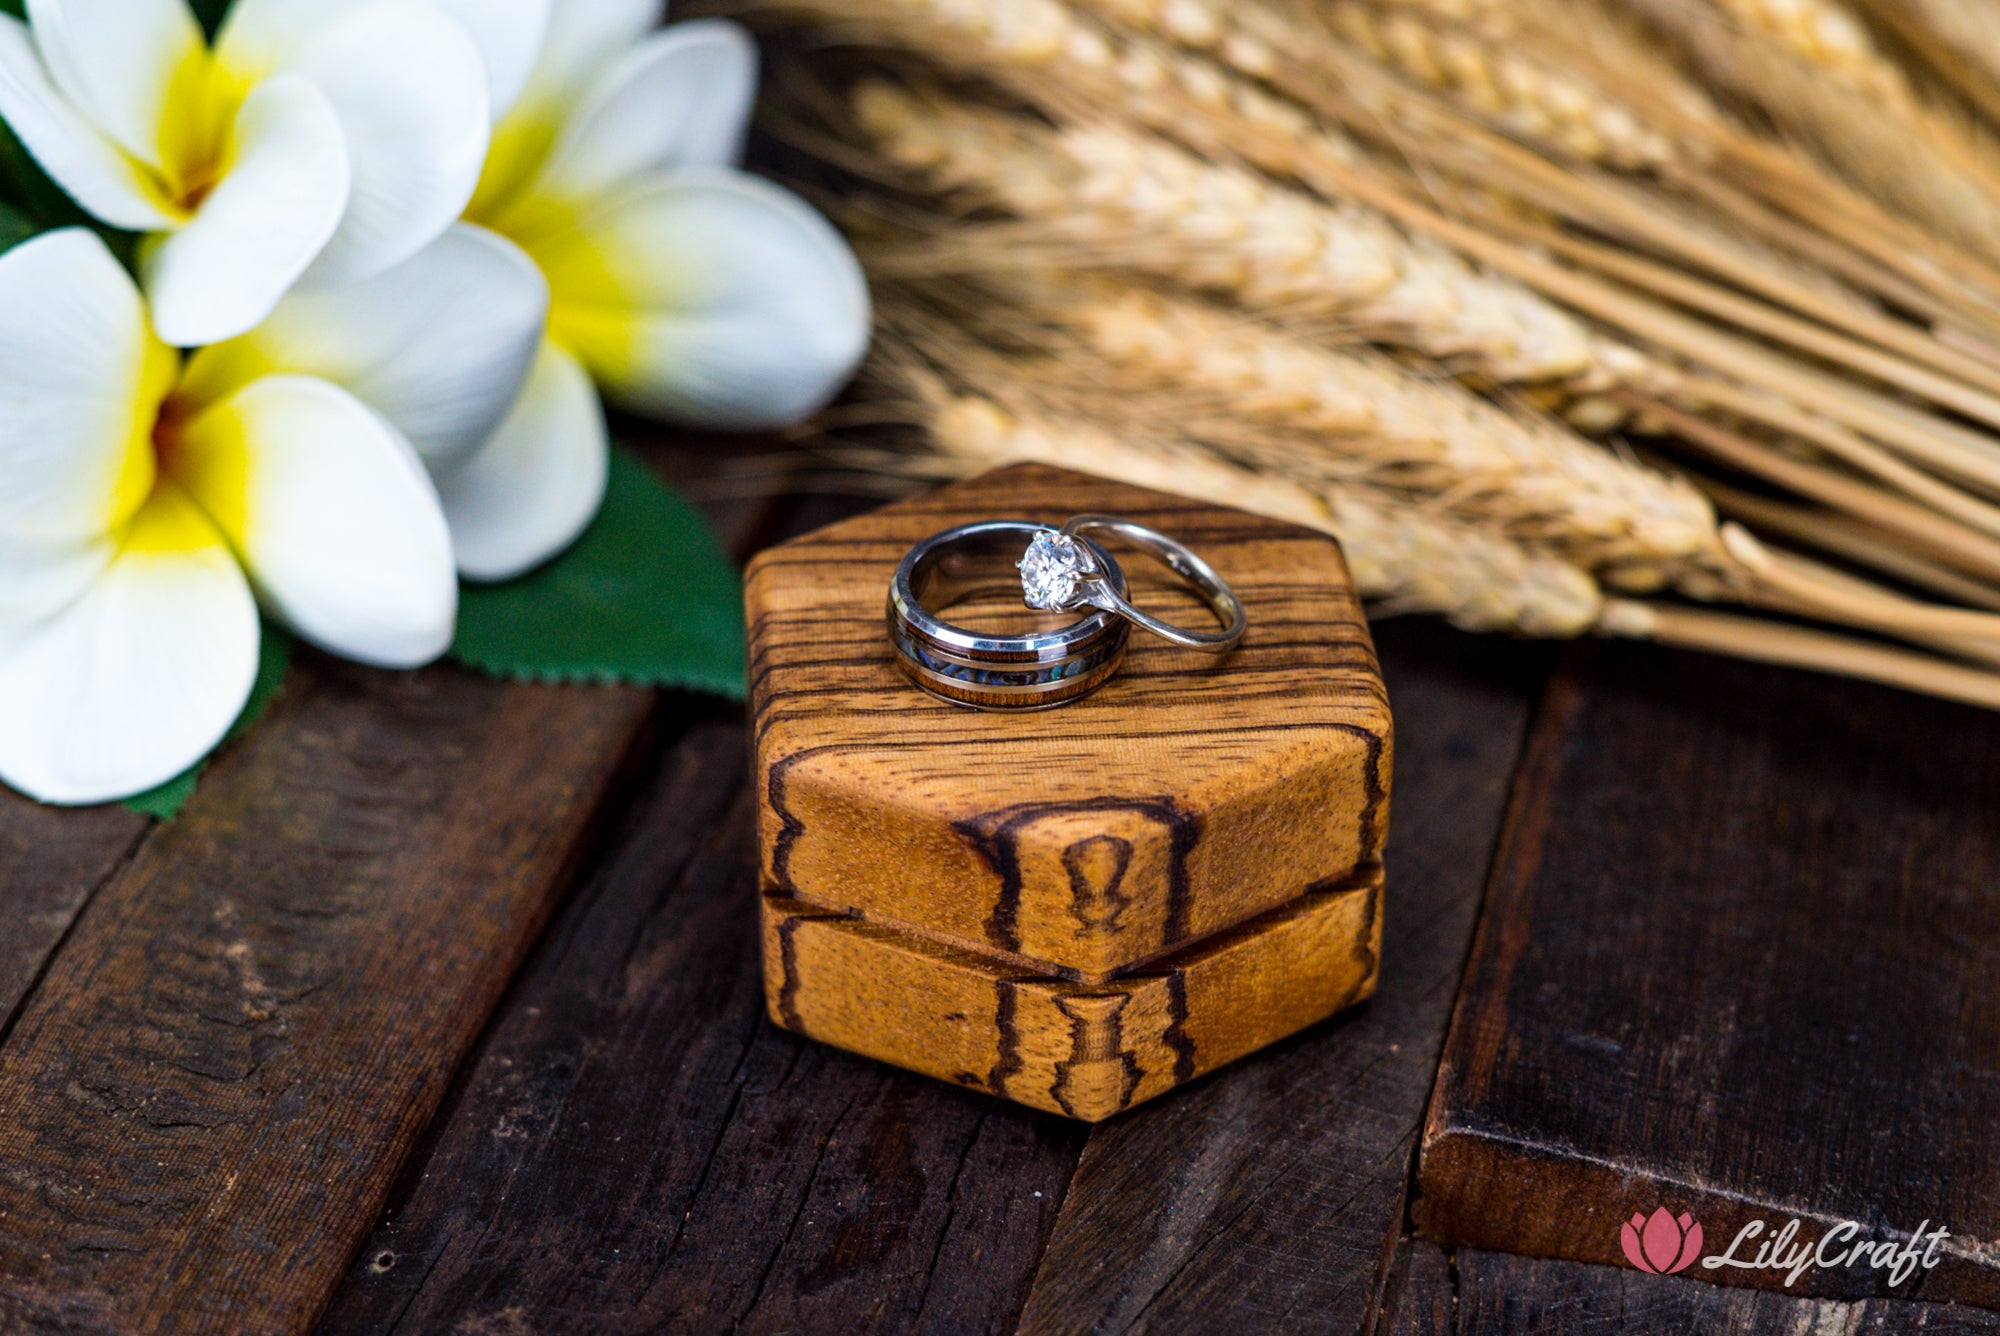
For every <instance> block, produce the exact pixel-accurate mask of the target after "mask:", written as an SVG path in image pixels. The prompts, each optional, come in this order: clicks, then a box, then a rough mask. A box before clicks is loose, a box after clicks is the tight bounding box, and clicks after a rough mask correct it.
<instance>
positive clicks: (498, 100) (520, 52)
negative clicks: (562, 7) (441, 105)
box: [435, 0, 556, 118]
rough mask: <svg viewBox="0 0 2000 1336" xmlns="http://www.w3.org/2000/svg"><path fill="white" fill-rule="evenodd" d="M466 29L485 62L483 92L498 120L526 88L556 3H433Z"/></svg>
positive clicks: (441, 0)
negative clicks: (484, 89)
mask: <svg viewBox="0 0 2000 1336" xmlns="http://www.w3.org/2000/svg"><path fill="white" fill-rule="evenodd" d="M435 3H436V4H437V5H438V7H439V8H441V9H443V10H444V11H445V12H446V13H448V14H450V15H451V16H452V17H453V18H455V19H457V20H458V21H459V22H460V23H462V24H464V25H465V30H466V31H467V32H469V33H471V34H472V40H473V41H475V42H477V43H478V44H479V54H480V56H481V57H483V58H484V60H485V62H486V91H487V95H488V97H489V98H490V99H491V100H492V104H493V115H494V116H495V117H496V118H497V117H499V116H501V115H503V114H504V113H505V112H506V110H507V109H508V108H509V107H511V106H513V105H514V99H516V98H518V97H520V96H521V90H522V89H524V88H526V87H527V86H528V76H529V75H530V74H532V73H533V72H534V69H535V61H536V59H537V58H538V57H539V56H540V55H541V51H542V40H543V39H544V38H545V37H546V36H547V35H548V30H549V14H550V11H551V9H552V8H553V7H554V6H555V4H556V0H435Z"/></svg>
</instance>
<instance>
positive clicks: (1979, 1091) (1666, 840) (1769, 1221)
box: [1415, 646, 2000, 1306]
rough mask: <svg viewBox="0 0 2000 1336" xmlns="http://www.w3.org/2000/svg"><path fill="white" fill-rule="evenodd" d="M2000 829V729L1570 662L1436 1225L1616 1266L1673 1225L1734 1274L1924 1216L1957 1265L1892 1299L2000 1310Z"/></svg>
mask: <svg viewBox="0 0 2000 1336" xmlns="http://www.w3.org/2000/svg"><path fill="white" fill-rule="evenodd" d="M1996 810H2000V716H1996V715H1994V714H1991V713H1982V712H1979V711H1975V710H1971V709H1965V708H1960V707H1955V706H1950V705H1946V704H1941V703H1938V702H1933V701H1928V700H1921V699H1917V698H1913V697H1909V696H1902V695H1898V694H1895V693H1892V692H1889V691H1885V690H1878V689H1874V688H1870V687H1864V686H1858V685H1855V684H1852V683H1844V682H1836V681H1832V680H1829V679H1825V678H1818V677H1813V676H1810V675H1805V674H1796V673H1786V672H1778V671H1775V670H1770V669H1764V668H1757V667H1750V666H1745V665H1740V664H1734V663H1729V662H1725V661H1722V660H1718V659H1711V658H1705V657H1700V656H1693V655H1681V654H1672V653H1663V652H1658V651H1656V650H1652V649H1642V648H1637V647H1611V646H1590V647H1583V648H1579V649H1577V650H1576V651H1574V653H1573V656H1572V657H1571V658H1570V659H1569V660H1568V663H1567V666H1566V669H1565V671H1564V672H1563V673H1562V674H1561V675H1560V676H1559V677H1558V679H1557V680H1556V683H1555V684H1554V686H1553V687H1552V688H1551V692H1550V696H1549V699H1548V700H1547V701H1546V702H1545V705H1544V708H1543V712H1542V715H1541V717H1540V719H1539V722H1538V723H1537V726H1536V730H1535V736H1534V740H1533V744H1532V747H1531V752H1530V755H1529V758H1528V760H1527V762H1526V767H1525V774H1524V778H1523V781H1522V784H1521V788H1520V791H1519V795H1518V800H1517V802H1516V803H1515V805H1514V808H1513V811H1512V814H1511V817H1510V822H1509V831H1508V836H1507V842H1506V847H1505V849H1504V851H1503V853H1502V855H1501V860H1500V864H1499V866H1498V868H1497V870H1496V873H1495V879H1494V883H1493V887H1492V890H1491V892H1490V895H1489V899H1488V905H1487V909H1486V912H1485V915H1484V918H1483V920H1482V924H1481V928H1480V931H1479V936H1478V943H1477V946H1476V949H1475V952H1474V955H1473V958H1472V962H1471V965H1470V968H1469V972H1468V974H1467V978H1466V982H1465V986H1464V990H1463V993H1462V994H1461V998H1460V1001H1459V1004H1458V1009H1457V1013H1456V1016H1455V1019H1454V1021H1453V1024H1452V1030H1451V1036H1450V1041H1449V1043H1448V1045H1447V1047H1446V1050H1445V1056H1444V1063H1443V1068H1442V1071H1441V1073H1440V1076H1439V1083H1438V1093H1437V1098H1436V1101H1435V1103H1434V1105H1433V1109H1432V1114H1431V1119H1430V1123H1429V1125H1428V1127H1427V1129H1426V1133H1425V1144H1424V1149H1423V1153H1422V1164H1421V1169H1420V1174H1419V1180H1418V1187H1419V1194H1420V1195H1419V1198H1418V1201H1417V1202H1416V1209H1415V1218H1416V1221H1417V1223H1418V1226H1419V1228H1420V1230H1421V1232H1422V1233H1424V1234H1425V1235H1426V1236H1428V1237H1431V1238H1434V1239H1437V1240H1439V1241H1441V1242H1446V1243H1458V1244H1468V1245H1473V1246H1476V1247H1483V1248H1490V1249H1495V1250H1504V1251H1509V1252H1515V1253H1523V1254H1528V1255H1532V1256H1546V1257H1564V1258H1572V1259H1575V1260H1579V1261H1590V1262H1602V1263H1608V1264H1613V1265H1623V1261H1622V1257H1621V1254H1620V1250H1619V1241H1618V1232H1619V1227H1620V1223H1621V1222H1622V1221H1624V1220H1626V1219H1628V1218H1630V1217H1631V1215H1632V1214H1633V1213H1634V1212H1642V1213H1648V1214H1649V1213H1651V1212H1652V1211H1653V1209H1654V1208H1655V1207H1657V1206H1659V1205H1661V1204H1663V1203H1664V1204H1666V1205H1668V1206H1669V1207H1670V1208H1671V1209H1672V1210H1673V1211H1675V1212H1680V1211H1689V1212H1692V1213H1693V1215H1694V1216H1695V1218H1696V1219H1698V1220H1699V1221H1700V1222H1701V1223H1702V1225H1703V1228H1704V1231H1705V1234H1706V1239H1707V1246H1708V1250H1709V1251H1710V1252H1720V1251H1723V1250H1725V1249H1726V1248H1727V1247H1728V1245H1729V1242H1730V1240H1731V1239H1732V1238H1733V1237H1734V1236H1735V1234H1736V1232H1737V1231H1738V1230H1739V1229H1740V1228H1742V1227H1743V1226H1744V1225H1745V1224H1746V1223H1748V1222H1749V1221H1751V1220H1762V1221H1764V1222H1765V1223H1766V1225H1767V1226H1768V1228H1769V1229H1770V1230H1772V1231H1775V1230H1776V1229H1778V1228H1780V1227H1781V1226H1782V1225H1783V1224H1784V1222H1785V1221H1786V1220H1788V1219H1791V1218H1793V1217H1798V1218H1799V1219H1800V1220H1801V1221H1802V1227H1801V1236H1802V1237H1804V1238H1806V1239H1808V1240H1811V1239H1816V1238H1817V1237H1818V1235H1819V1234H1820V1233H1821V1232H1822V1231H1823V1230H1825V1229H1827V1228H1829V1227H1831V1226H1833V1225H1834V1224H1836V1223H1838V1222H1840V1221H1842V1220H1849V1219H1852V1220H1857V1221H1859V1222H1861V1225H1862V1227H1863V1228H1864V1229H1866V1230H1869V1231H1871V1234H1872V1235H1874V1236H1878V1237H1881V1238H1884V1239H1887V1238H1896V1237H1907V1236H1909V1235H1910V1234H1912V1233H1913V1232H1914V1231H1916V1230H1918V1229H1919V1228H1920V1227H1922V1226H1924V1225H1925V1224H1926V1222H1928V1225H1929V1226H1930V1227H1933V1228H1935V1227H1936V1226H1938V1225H1940V1224H1943V1225H1945V1226H1946V1227H1948V1228H1949V1230H1950V1232H1951V1234H1952V1236H1953V1237H1952V1238H1951V1239H1950V1240H1949V1241H1947V1242H1946V1243H1945V1244H1944V1246H1943V1247H1942V1248H1941V1249H1940V1253H1939V1255H1940V1256H1941V1257H1942V1258H1943V1261H1942V1262H1941V1264H1940V1265H1939V1266H1938V1267H1937V1268H1936V1270H1934V1271H1931V1272H1928V1273H1924V1274H1922V1275H1921V1276H1920V1277H1919V1278H1918V1279H1916V1280H1913V1281H1910V1282H1908V1283H1906V1284H1905V1285H1902V1286H1900V1287H1898V1288H1897V1289H1895V1290H1894V1291H1893V1293H1894V1296H1895V1297H1897V1298H1906V1299H1927V1300H1962V1301H1970V1302H1976V1303H1980V1304H1984V1305H1987V1306H2000V1154H1996V1148H2000V1140H1996V1138H1995V1135H1994V1131H1995V1129H1996V1128H2000V820H1996V819H1995V816H1994V813H1995V811H1996ZM1703 1275H1704V1278H1706V1279H1711V1280H1720V1281H1725V1282H1729V1283H1736V1284H1745V1283H1751V1284H1764V1285H1772V1284H1776V1283H1778V1280H1779V1278H1780V1277H1779V1273H1776V1272H1772V1271H1745V1270H1737V1269H1733V1268H1731V1269H1725V1270H1722V1271H1707V1272H1704V1273H1703ZM1884 1281H1885V1277H1884V1273H1882V1272H1879V1271H1873V1270H1869V1269H1867V1268H1865V1267H1863V1268H1858V1269H1838V1270H1814V1271H1810V1272H1808V1273H1807V1274H1806V1275H1805V1276H1804V1277H1802V1278H1801V1279H1800V1281H1799V1282H1798V1284H1797V1285H1796V1286H1795V1287H1794V1289H1793V1291H1792V1292H1793V1293H1795V1294H1797V1293H1801V1292H1803V1293H1807V1294H1819V1295H1825V1296H1830V1297H1838V1298H1850V1299H1851V1298H1858V1297H1863V1296H1866V1295H1870V1294H1874V1293H1878V1292H1886V1291H1884V1290H1883V1285H1884ZM1636 1283H1638V1282H1635V1284H1636Z"/></svg>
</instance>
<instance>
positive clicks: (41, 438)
mask: <svg viewBox="0 0 2000 1336" xmlns="http://www.w3.org/2000/svg"><path fill="white" fill-rule="evenodd" d="M177 369H178V360H177V359H176V358H175V357H174V355H173V354H172V352H171V351H169V350H168V349H167V348H166V347H165V346H164V345H162V344H161V343H160V342H159V341H158V340H157V339H155V338H154V337H153V334H152V331H151V330H150V329H148V328H147V326H146V312H145V308H144V306H143V305H142V304H141V302H140V300H139V291H138V289H137V288H135V287H134V286H133V285H132V280H131V279H130V278H129V277H128V276H127V275H126V273H125V271H124V270H123V269H121V268H120V267H119V265H118V261H116V260H114V259H113V258H112V257H111V252H110V251H109V250H108V249H106V248H105V245H104V243H103V242H102V241H100V240H98V238H97V235H96V234H95V233H92V232H86V231H84V230H83V229H82V228H65V229H64V230H62V231H59V232H48V233H44V234H43V235H41V236H39V237H36V238H34V239H33V240H30V241H27V242H24V243H22V244H21V245H19V246H16V247H15V248H14V249H13V250H11V251H8V252H7V253H6V254H5V255H0V531H4V532H5V534H6V535H7V536H8V537H10V538H14V539H20V540H37V541H48V542H54V543H62V544H71V543H78V542H85V541H88V540H90V539H94V538H99V537H102V536H103V535H105V534H108V533H110V532H111V531H112V530H113V529H115V528H117V527H118V526H120V525H121V524H123V523H124V522H125V520H127V519H128V518H130V517H131V515H132V513H133V511H135V510H136V509H137V508H138V507H139V504H140V503H141V502H142V501H144V500H145V498H146V495H147V494H148V493H149V492H150V491H151V489H152V485H153V448H152V439H151V437H152V427H153V422H154V420H155V418H156V417H157V414H158V410H159V407H160V402H161V400H162V399H164V398H165V397H166V394H167V391H168V389H169V388H171V385H172V380H173V376H174V373H175V372H176V370H177Z"/></svg>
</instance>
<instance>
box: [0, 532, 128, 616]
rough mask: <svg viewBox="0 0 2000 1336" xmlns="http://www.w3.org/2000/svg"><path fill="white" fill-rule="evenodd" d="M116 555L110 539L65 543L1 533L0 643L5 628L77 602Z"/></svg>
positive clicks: (49, 613)
mask: <svg viewBox="0 0 2000 1336" xmlns="http://www.w3.org/2000/svg"><path fill="white" fill-rule="evenodd" d="M117 555H118V540H117V539H116V538H115V537H113V536H111V535H109V534H106V535H104V536H103V537H100V538H93V539H88V540H82V541H77V542H67V543H65V542H56V541H51V540H48V539H38V538H30V537H26V536H24V535H20V534H12V533H0V640H4V639H5V637H6V635H7V632H6V631H5V630H4V628H6V627H19V626H21V625H23V624H25V623H28V622H38V621H41V620H42V619H43V618H45V617H52V616H54V615H55V614H56V613H58V612H61V611H62V610H63V609H64V608H66V607H68V606H69V605H70V604H72V603H74V602H76V600H77V599H79V598H81V597H82V596H83V593H84V591H85V590H87V589H89V588H90V586H91V585H92V584H93V583H95V582H96V580H97V577H98V576H99V575H101V574H103V572H104V568H105V567H106V566H108V565H110V564H111V559H112V558H113V557H115V556H117Z"/></svg>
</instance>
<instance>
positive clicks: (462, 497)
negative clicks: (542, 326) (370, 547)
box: [437, 344, 611, 580]
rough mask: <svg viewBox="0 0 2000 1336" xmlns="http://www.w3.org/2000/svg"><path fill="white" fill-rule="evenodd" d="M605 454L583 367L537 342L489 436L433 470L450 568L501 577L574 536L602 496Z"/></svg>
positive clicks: (607, 446)
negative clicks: (538, 349)
mask: <svg viewBox="0 0 2000 1336" xmlns="http://www.w3.org/2000/svg"><path fill="white" fill-rule="evenodd" d="M610 462H611V440H610V434H609V432H608V431H607V430H606V428H605V425H604V409H603V408H602V406H600V405H599V403H598V401H597V391H596V390H595V389H594V388H592V386H591V384H590V377H589V376H588V375H586V374H584V370H583V368H582V366H580V365H578V363H577V361H576V359H575V358H573V357H571V356H570V355H569V354H568V353H566V352H564V351H563V350H562V349H561V348H558V347H556V346H555V345H554V344H547V345H545V346H544V348H543V351H542V355H541V357H540V358H538V359H537V360H536V362H535V371H534V375H533V376H532V377H530V378H529V381H528V388H527V389H526V390H525V391H524V392H523V393H522V395H521V402H520V403H519V404H517V405H515V408H514V411H513V413H511V414H510V415H509V416H508V418H507V421H506V423H505V424H503V425H502V426H501V428H500V430H499V431H498V432H497V433H496V434H495V435H494V437H493V440H492V441H491V442H490V443H488V444H487V446H486V448H485V449H483V450H481V451H480V452H479V453H478V454H476V455H474V456H472V458H470V459H468V460H466V461H465V462H464V463H463V464H461V465H459V466H458V467H456V468H451V469H444V470H440V471H439V473H438V475H437V483H438V494H439V495H440V496H441V497H443V499H444V513H445V518H446V519H447V520H449V521H450V523H451V541H452V547H453V549H454V550H455V551H456V552H457V553H458V569H459V571H460V573H461V574H463V575H465V576H466V578H468V579H472V580H507V579H511V578H513V577H514V576H516V575H520V574H521V573H523V572H524V571H528V570H532V569H533V568H534V567H536V566H539V565H541V564H542V563H543V562H544V561H547V560H548V559H549V558H550V557H552V556H554V555H555V554H556V553H558V552H560V551H562V550H563V549H564V548H566V547H568V546H569V545H570V544H571V543H572V542H575V541H576V538H577V536H578V535H579V534H581V533H582V532H583V531H584V530H585V529H586V528H588V527H589V525H590V521H591V520H592V519H593V518H594V517H595V516H596V514H597V508H598V507H599V506H600V505H602V504H603V502H604V485H605V478H606V476H607V474H608V472H609V469H610Z"/></svg>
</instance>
